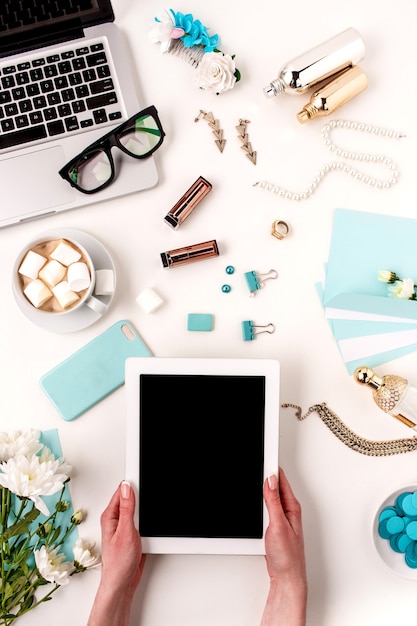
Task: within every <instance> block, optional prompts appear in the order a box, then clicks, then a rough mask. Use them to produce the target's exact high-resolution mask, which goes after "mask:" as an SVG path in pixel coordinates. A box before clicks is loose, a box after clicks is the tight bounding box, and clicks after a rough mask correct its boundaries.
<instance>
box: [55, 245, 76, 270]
mask: <svg viewBox="0 0 417 626" xmlns="http://www.w3.org/2000/svg"><path fill="white" fill-rule="evenodd" d="M50 256H51V259H55V260H56V261H59V262H60V263H62V265H66V266H68V265H71V263H75V262H76V261H79V260H80V259H81V253H80V252H78V250H75V248H73V247H72V246H71V245H70V244H69V243H66V242H65V241H61V242H60V243H59V244H58V245H57V247H56V248H55V250H53V252H52V253H51V255H50Z"/></svg>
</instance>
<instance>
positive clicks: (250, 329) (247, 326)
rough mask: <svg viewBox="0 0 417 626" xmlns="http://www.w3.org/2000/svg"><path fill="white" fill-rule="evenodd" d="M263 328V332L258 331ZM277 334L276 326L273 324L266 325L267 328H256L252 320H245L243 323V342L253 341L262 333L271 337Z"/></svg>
mask: <svg viewBox="0 0 417 626" xmlns="http://www.w3.org/2000/svg"><path fill="white" fill-rule="evenodd" d="M258 328H262V329H263V330H258V331H257V330H256V329H258ZM273 332H275V326H274V325H273V324H266V326H256V325H255V324H254V323H253V322H252V320H245V321H244V322H242V337H243V341H253V340H254V339H255V337H256V335H260V334H261V333H269V334H270V335H271V334H272V333H273Z"/></svg>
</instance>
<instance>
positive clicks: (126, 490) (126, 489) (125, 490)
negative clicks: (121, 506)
mask: <svg viewBox="0 0 417 626" xmlns="http://www.w3.org/2000/svg"><path fill="white" fill-rule="evenodd" d="M121 492H122V498H129V497H130V483H128V482H127V480H124V481H123V482H122V488H121Z"/></svg>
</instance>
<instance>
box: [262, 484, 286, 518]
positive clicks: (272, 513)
mask: <svg viewBox="0 0 417 626" xmlns="http://www.w3.org/2000/svg"><path fill="white" fill-rule="evenodd" d="M264 498H265V504H266V508H267V509H268V515H269V519H270V521H271V522H272V523H273V522H274V521H275V522H277V521H278V519H279V516H280V513H281V512H282V506H281V499H280V497H279V493H278V477H277V476H276V474H271V476H268V478H267V479H266V480H265V483H264Z"/></svg>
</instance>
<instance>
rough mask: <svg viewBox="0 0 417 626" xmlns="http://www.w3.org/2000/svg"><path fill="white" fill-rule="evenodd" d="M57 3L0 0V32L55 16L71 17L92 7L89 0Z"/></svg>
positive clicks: (65, 0)
mask: <svg viewBox="0 0 417 626" xmlns="http://www.w3.org/2000/svg"><path fill="white" fill-rule="evenodd" d="M59 5H60V6H57V3H56V2H54V0H45V2H43V3H40V2H35V0H24V2H23V1H22V0H1V2H0V32H5V31H7V30H12V29H14V28H20V27H21V26H29V25H32V24H39V23H41V22H46V23H47V22H48V21H49V20H53V19H55V18H57V17H63V16H65V15H69V16H71V17H73V16H74V15H76V14H77V13H81V12H83V11H87V10H88V9H91V8H92V6H93V5H92V2H91V0H64V2H60V3H59Z"/></svg>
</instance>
